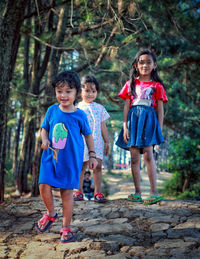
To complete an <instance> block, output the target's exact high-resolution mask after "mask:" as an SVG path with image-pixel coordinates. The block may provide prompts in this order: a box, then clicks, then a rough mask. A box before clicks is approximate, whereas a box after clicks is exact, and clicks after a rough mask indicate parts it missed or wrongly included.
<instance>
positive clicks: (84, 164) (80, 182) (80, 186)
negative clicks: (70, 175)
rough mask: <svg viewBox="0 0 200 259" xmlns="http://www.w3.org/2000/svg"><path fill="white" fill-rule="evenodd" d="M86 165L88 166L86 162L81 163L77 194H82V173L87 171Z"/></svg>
mask: <svg viewBox="0 0 200 259" xmlns="http://www.w3.org/2000/svg"><path fill="white" fill-rule="evenodd" d="M87 165H88V162H87V161H86V162H83V166H82V170H81V175H80V180H79V188H78V190H79V192H83V180H84V173H85V171H86V169H87Z"/></svg>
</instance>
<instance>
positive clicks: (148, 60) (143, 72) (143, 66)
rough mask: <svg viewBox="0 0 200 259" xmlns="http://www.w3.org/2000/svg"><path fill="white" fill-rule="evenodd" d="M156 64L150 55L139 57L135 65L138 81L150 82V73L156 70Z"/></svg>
mask: <svg viewBox="0 0 200 259" xmlns="http://www.w3.org/2000/svg"><path fill="white" fill-rule="evenodd" d="M156 66H157V65H156V63H154V61H153V58H152V56H151V55H148V54H144V55H141V56H140V57H139V60H138V62H137V64H136V65H135V67H136V69H137V70H138V73H139V79H140V80H142V81H149V80H151V72H152V70H153V69H154V68H156Z"/></svg>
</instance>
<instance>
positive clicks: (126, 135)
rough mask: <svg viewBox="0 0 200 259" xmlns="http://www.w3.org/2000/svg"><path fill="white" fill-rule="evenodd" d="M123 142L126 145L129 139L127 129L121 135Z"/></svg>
mask: <svg viewBox="0 0 200 259" xmlns="http://www.w3.org/2000/svg"><path fill="white" fill-rule="evenodd" d="M123 138H124V142H125V143H126V144H128V139H129V132H128V129H127V128H124V134H123Z"/></svg>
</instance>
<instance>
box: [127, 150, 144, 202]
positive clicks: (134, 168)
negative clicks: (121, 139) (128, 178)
mask: <svg viewBox="0 0 200 259" xmlns="http://www.w3.org/2000/svg"><path fill="white" fill-rule="evenodd" d="M130 152H131V172H132V177H133V182H134V185H135V194H136V195H139V196H141V189H140V150H139V148H134V147H131V148H130ZM128 198H129V199H133V197H132V196H131V195H130V196H128Z"/></svg>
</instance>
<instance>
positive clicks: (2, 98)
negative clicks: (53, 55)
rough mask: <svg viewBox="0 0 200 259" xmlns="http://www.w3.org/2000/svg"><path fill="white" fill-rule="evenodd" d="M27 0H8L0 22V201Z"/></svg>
mask: <svg viewBox="0 0 200 259" xmlns="http://www.w3.org/2000/svg"><path fill="white" fill-rule="evenodd" d="M27 2H28V0H8V1H7V4H6V8H5V10H4V12H2V13H3V17H2V18H1V23H0V46H1V48H0V71H1V73H0V189H1V192H0V201H3V200H4V166H5V153H6V152H5V142H6V125H7V113H8V98H9V89H10V86H9V84H10V81H11V79H12V74H13V69H14V65H15V61H16V56H17V51H18V47H19V42H20V28H21V25H22V22H23V16H24V12H25V8H26V4H27Z"/></svg>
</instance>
